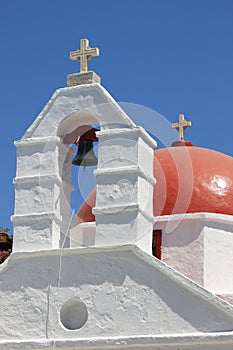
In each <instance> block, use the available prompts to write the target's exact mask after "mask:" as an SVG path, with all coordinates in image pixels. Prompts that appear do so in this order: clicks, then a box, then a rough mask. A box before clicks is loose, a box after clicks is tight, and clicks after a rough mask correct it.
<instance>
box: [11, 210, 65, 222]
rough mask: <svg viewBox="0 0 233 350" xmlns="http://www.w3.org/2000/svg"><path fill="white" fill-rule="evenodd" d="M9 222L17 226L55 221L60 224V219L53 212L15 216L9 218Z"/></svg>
mask: <svg viewBox="0 0 233 350" xmlns="http://www.w3.org/2000/svg"><path fill="white" fill-rule="evenodd" d="M10 219H11V222H13V223H15V224H17V223H21V222H28V221H37V220H39V221H41V220H55V221H56V222H58V223H59V224H61V223H62V217H61V216H60V215H58V214H56V213H54V212H41V213H34V214H15V215H12V216H11V218H10Z"/></svg>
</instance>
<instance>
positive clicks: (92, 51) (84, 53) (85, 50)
mask: <svg viewBox="0 0 233 350" xmlns="http://www.w3.org/2000/svg"><path fill="white" fill-rule="evenodd" d="M94 56H99V49H98V48H97V47H95V48H91V47H90V46H89V40H88V39H81V40H80V49H78V50H77V51H71V52H70V59H71V60H72V61H73V60H79V61H80V73H86V72H88V61H89V60H90V59H91V58H92V57H94Z"/></svg>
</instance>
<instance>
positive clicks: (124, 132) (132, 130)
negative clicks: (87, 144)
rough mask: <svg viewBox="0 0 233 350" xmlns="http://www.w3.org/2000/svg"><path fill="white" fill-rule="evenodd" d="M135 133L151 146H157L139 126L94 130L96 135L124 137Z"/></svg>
mask: <svg viewBox="0 0 233 350" xmlns="http://www.w3.org/2000/svg"><path fill="white" fill-rule="evenodd" d="M130 134H136V135H137V136H140V137H141V138H142V139H143V140H144V141H145V142H146V143H147V144H148V146H150V147H151V148H155V147H157V142H156V141H155V140H154V139H153V138H152V137H151V136H150V135H148V134H147V132H146V131H145V130H144V129H143V128H142V127H141V126H135V127H133V128H124V129H120V128H116V129H110V130H100V131H97V132H96V136H97V137H98V138H99V137H109V136H111V137H119V136H120V137H122V136H123V137H125V136H126V135H130Z"/></svg>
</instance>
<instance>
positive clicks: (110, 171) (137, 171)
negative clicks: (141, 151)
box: [94, 165, 156, 186]
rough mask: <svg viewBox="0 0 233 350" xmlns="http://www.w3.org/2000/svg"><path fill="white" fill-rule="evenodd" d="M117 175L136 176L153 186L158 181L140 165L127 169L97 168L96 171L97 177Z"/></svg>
mask: <svg viewBox="0 0 233 350" xmlns="http://www.w3.org/2000/svg"><path fill="white" fill-rule="evenodd" d="M116 174H136V175H139V176H140V177H142V178H144V179H145V180H147V181H148V182H149V183H150V184H151V185H153V186H154V185H155V184H156V179H155V178H154V177H152V176H150V175H149V174H147V173H146V172H145V171H143V170H142V168H141V167H140V166H139V165H129V166H125V167H118V168H104V169H100V168H97V169H96V170H94V175H95V176H105V175H116Z"/></svg>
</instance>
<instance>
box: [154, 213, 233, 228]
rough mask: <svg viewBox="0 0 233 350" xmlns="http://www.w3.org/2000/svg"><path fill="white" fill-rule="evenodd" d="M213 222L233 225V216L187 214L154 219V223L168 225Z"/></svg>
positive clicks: (162, 216)
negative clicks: (170, 223)
mask: <svg viewBox="0 0 233 350" xmlns="http://www.w3.org/2000/svg"><path fill="white" fill-rule="evenodd" d="M193 220H194V221H203V220H205V221H212V222H220V223H226V224H230V225H233V215H226V214H217V213H216V214H215V213H207V212H200V213H185V214H173V215H161V216H155V217H154V223H155V224H156V223H160V222H161V223H166V222H169V221H173V222H176V221H193Z"/></svg>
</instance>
